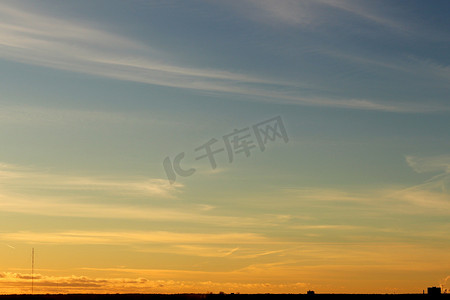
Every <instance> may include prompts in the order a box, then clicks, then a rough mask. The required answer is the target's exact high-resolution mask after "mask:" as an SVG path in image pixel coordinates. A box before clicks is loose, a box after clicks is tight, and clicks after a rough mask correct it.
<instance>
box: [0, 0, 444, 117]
mask: <svg viewBox="0 0 450 300" xmlns="http://www.w3.org/2000/svg"><path fill="white" fill-rule="evenodd" d="M0 15H2V16H5V17H6V18H5V19H4V21H3V23H0V37H1V39H0V41H1V42H0V57H2V58H4V59H7V60H12V61H16V62H21V63H27V64H33V65H39V66H44V67H50V68H55V69H60V70H67V71H72V72H80V73H85V74H91V75H96V76H101V77H107V78H112V79H117V80H124V81H133V82H141V83H147V84H152V85H160V86H166V87H176V88H184V89H191V90H197V91H205V92H217V93H232V94H239V95H244V96H246V97H251V98H252V97H253V98H254V99H255V100H256V101H266V102H276V103H282V104H283V103H284V104H294V105H312V106H324V107H342V108H351V109H362V110H378V111H389V112H429V111H438V110H439V109H437V108H436V109H430V108H429V107H428V108H427V107H422V106H414V105H407V104H405V105H397V104H383V103H378V102H376V101H372V100H368V99H339V98H321V97H313V98H309V97H301V96H298V94H299V93H301V89H302V85H301V84H298V83H295V84H293V83H290V82H279V81H274V80H267V79H262V78H257V77H254V76H247V75H243V74H238V73H232V72H228V71H223V70H214V69H211V70H204V69H195V68H188V67H182V66H176V65H171V64H167V63H161V61H163V60H164V58H163V57H162V56H164V55H161V52H159V51H157V50H154V49H153V48H150V47H149V46H147V45H142V44H141V43H139V42H135V41H129V39H126V38H123V37H120V36H117V35H113V34H110V33H108V32H105V31H101V30H96V29H92V28H89V27H87V26H86V25H85V24H79V23H77V22H75V21H66V20H60V19H57V18H50V17H47V16H43V15H39V14H38V13H36V12H30V11H28V12H24V11H23V10H20V9H18V8H15V7H13V6H11V5H7V4H2V5H0ZM6 22H8V23H6ZM91 26H92V25H91ZM50 27H51V28H52V30H49V28H50ZM54 28H56V30H53V29H54ZM67 33H69V34H67ZM123 53H127V57H131V58H124V56H123ZM267 85H270V86H271V87H270V88H269V87H267ZM273 86H278V87H283V88H289V89H291V90H292V91H293V93H294V95H286V94H284V93H281V92H276V91H273V88H272V87H273ZM303 86H305V85H303ZM299 90H300V91H299ZM256 97H258V98H256ZM260 97H262V99H260Z"/></svg>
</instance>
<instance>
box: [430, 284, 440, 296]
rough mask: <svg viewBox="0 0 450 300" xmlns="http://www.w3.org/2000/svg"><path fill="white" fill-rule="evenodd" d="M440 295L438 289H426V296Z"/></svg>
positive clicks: (434, 287)
mask: <svg viewBox="0 0 450 300" xmlns="http://www.w3.org/2000/svg"><path fill="white" fill-rule="evenodd" d="M440 294H441V288H440V287H436V286H433V287H429V288H428V295H440Z"/></svg>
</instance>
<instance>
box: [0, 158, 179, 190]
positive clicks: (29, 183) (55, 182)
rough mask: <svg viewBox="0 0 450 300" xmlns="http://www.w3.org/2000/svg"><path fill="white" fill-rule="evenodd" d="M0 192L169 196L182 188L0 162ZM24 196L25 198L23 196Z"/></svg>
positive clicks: (161, 181)
mask: <svg viewBox="0 0 450 300" xmlns="http://www.w3.org/2000/svg"><path fill="white" fill-rule="evenodd" d="M0 179H1V182H0V193H2V196H4V197H5V195H7V194H8V193H9V194H13V193H15V194H17V195H20V194H21V193H23V192H22V191H23V190H29V191H36V190H38V191H41V192H44V193H45V192H51V191H55V190H66V191H70V190H72V191H77V190H78V191H90V190H99V191H104V192H109V193H128V194H138V195H143V196H145V195H146V196H155V197H162V198H172V197H174V196H175V194H176V193H177V192H178V191H179V190H180V188H182V187H183V185H182V184H180V183H177V184H175V185H174V186H171V185H170V184H169V183H167V182H166V181H167V180H164V179H159V178H150V179H146V178H135V179H129V178H108V177H92V176H91V177H90V176H76V175H67V174H57V173H51V172H48V171H39V170H36V169H35V168H32V167H24V166H18V165H13V164H6V163H0ZM24 198H26V197H24Z"/></svg>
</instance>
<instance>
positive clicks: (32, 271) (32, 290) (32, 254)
mask: <svg viewBox="0 0 450 300" xmlns="http://www.w3.org/2000/svg"><path fill="white" fill-rule="evenodd" d="M31 293H32V294H34V248H33V250H32V251H31Z"/></svg>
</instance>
